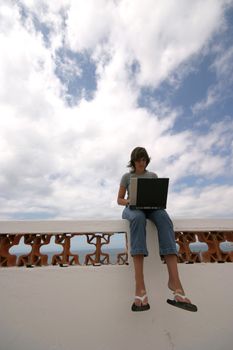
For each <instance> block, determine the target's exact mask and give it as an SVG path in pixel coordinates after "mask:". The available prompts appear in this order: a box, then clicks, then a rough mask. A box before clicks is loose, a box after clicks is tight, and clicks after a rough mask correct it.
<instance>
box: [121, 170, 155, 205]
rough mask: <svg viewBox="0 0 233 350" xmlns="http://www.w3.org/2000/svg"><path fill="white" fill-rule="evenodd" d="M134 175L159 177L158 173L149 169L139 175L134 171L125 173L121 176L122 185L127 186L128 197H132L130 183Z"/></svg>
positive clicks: (150, 177) (151, 177)
mask: <svg viewBox="0 0 233 350" xmlns="http://www.w3.org/2000/svg"><path fill="white" fill-rule="evenodd" d="M132 177H137V178H148V179H153V178H158V175H157V174H156V173H154V172H152V171H148V170H146V171H145V172H144V173H143V174H141V175H137V174H135V173H134V172H128V173H125V174H124V175H123V176H122V178H121V182H120V186H123V187H125V188H126V191H127V198H129V197H130V193H129V185H130V180H131V178H132Z"/></svg>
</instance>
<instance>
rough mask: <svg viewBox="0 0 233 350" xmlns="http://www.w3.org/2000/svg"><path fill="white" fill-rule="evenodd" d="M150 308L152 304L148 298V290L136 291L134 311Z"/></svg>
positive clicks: (132, 308)
mask: <svg viewBox="0 0 233 350" xmlns="http://www.w3.org/2000/svg"><path fill="white" fill-rule="evenodd" d="M149 309H150V305H149V304H148V298H147V295H146V291H145V290H143V291H141V292H139V293H137V291H136V295H135V299H134V303H133V305H132V307H131V310H132V311H146V310H149Z"/></svg>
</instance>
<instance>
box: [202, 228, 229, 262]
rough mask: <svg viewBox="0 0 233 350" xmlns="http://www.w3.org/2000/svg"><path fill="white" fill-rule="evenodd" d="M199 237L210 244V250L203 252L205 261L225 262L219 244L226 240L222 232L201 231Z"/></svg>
mask: <svg viewBox="0 0 233 350" xmlns="http://www.w3.org/2000/svg"><path fill="white" fill-rule="evenodd" d="M198 239H199V241H200V242H205V243H206V244H207V245H208V251H207V252H203V253H202V257H203V261H204V262H224V259H223V255H222V251H221V250H220V247H219V244H220V243H221V242H224V235H223V233H222V232H210V231H209V232H199V233H198Z"/></svg>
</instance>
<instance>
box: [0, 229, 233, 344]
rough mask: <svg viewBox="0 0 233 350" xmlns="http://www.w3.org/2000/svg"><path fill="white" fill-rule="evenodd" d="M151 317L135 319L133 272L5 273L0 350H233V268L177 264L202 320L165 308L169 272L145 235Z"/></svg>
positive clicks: (0, 278)
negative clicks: (147, 250) (132, 306)
mask: <svg viewBox="0 0 233 350" xmlns="http://www.w3.org/2000/svg"><path fill="white" fill-rule="evenodd" d="M148 231H149V232H148V248H149V253H150V254H149V257H148V258H146V259H145V279H146V282H147V291H148V295H149V302H150V305H151V309H150V310H149V311H146V312H142V313H133V312H132V311H131V310H130V308H131V304H132V302H133V296H134V276H133V266H132V261H131V259H130V264H129V266H101V267H92V266H83V267H78V266H72V267H67V268H60V267H56V266H50V267H37V268H33V269H27V268H17V267H13V268H2V269H0V283H1V288H0V310H1V312H0V325H1V327H0V350H16V349H17V350H42V349H43V350H45V349H46V350H77V349H78V350H79V349H80V350H92V349H95V350H119V349H123V350H124V349H130V350H131V349H140V350H141V349H143V350H152V349H153V350H155V349H158V350H170V349H171V350H174V349H177V350H196V349H199V350H204V349H205V350H206V349H211V350H220V349H222V350H231V349H232V344H233V332H232V324H233V299H232V290H233V278H232V267H233V266H232V264H231V263H225V264H217V263H216V264H211V263H209V264H192V265H185V264H179V270H180V275H181V279H182V281H183V285H184V287H185V289H186V293H187V294H188V295H189V296H190V298H191V299H192V301H193V302H195V303H196V304H197V305H198V308H199V310H198V312H197V313H191V312H187V311H184V310H180V309H176V308H174V307H172V306H170V305H168V304H167V303H166V299H167V296H168V289H167V272H166V266H165V265H163V264H162V263H161V260H160V257H159V255H158V242H157V238H156V234H155V232H154V227H153V225H149V227H148Z"/></svg>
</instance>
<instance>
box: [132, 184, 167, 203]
mask: <svg viewBox="0 0 233 350" xmlns="http://www.w3.org/2000/svg"><path fill="white" fill-rule="evenodd" d="M168 184H169V179H168V178H158V179H154V178H153V179H145V178H138V179H137V197H136V198H137V199H136V207H137V208H163V209H165V208H166V205H167V193H168Z"/></svg>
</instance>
